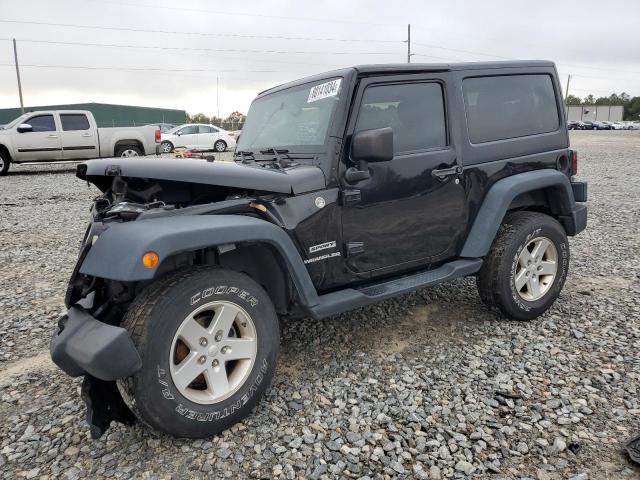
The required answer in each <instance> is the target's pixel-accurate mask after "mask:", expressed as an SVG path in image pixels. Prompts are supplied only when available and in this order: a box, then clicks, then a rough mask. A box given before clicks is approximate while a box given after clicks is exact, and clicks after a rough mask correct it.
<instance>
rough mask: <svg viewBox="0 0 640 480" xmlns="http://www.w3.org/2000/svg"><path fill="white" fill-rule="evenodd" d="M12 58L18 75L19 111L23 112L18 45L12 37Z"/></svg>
mask: <svg viewBox="0 0 640 480" xmlns="http://www.w3.org/2000/svg"><path fill="white" fill-rule="evenodd" d="M13 58H14V60H15V62H16V76H17V77H18V94H19V95H20V112H21V113H22V114H24V102H23V101H22V82H20V66H19V65H18V47H16V39H15V38H14V39H13Z"/></svg>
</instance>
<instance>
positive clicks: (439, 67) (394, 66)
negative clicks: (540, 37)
mask: <svg viewBox="0 0 640 480" xmlns="http://www.w3.org/2000/svg"><path fill="white" fill-rule="evenodd" d="M529 67H555V64H554V63H553V62H551V61H549V60H507V61H499V62H460V63H380V64H375V63H373V64H365V65H355V66H353V67H348V68H341V69H338V70H330V71H327V72H323V73H319V74H316V75H311V76H308V77H304V78H301V79H299V80H294V81H292V82H287V83H283V84H281V85H277V86H275V87H272V88H269V89H267V90H264V91H262V92H260V93H259V94H258V96H261V95H263V94H266V93H271V92H273V91H277V90H282V89H285V88H289V87H294V86H296V85H302V84H305V83H309V82H313V81H316V80H321V79H325V78H328V77H341V76H347V75H349V74H354V73H355V74H360V75H371V74H376V73H381V74H390V73H419V72H449V71H455V70H487V69H494V68H495V69H498V68H499V69H501V68H529Z"/></svg>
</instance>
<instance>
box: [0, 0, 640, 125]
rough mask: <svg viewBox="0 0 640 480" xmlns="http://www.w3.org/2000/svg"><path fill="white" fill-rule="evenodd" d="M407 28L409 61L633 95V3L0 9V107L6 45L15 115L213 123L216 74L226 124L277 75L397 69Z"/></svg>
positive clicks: (69, 4)
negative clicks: (90, 105)
mask: <svg viewBox="0 0 640 480" xmlns="http://www.w3.org/2000/svg"><path fill="white" fill-rule="evenodd" d="M20 22H23V23H20ZM24 22H31V23H24ZM42 23H48V24H50V25H43V24H42ZM407 23H411V25H412V34H411V38H412V42H413V48H412V50H413V52H414V53H415V54H416V55H415V56H414V57H412V62H431V63H432V62H438V63H439V62H450V61H482V60H500V59H503V58H504V59H510V58H517V59H548V60H553V61H555V62H556V63H557V65H558V69H559V73H560V75H561V81H562V82H563V88H564V84H565V82H566V79H567V75H568V74H569V73H571V74H572V80H571V86H570V93H573V94H574V95H578V96H581V97H583V96H585V95H587V94H588V93H593V94H594V95H596V96H601V95H608V94H610V93H611V92H614V91H615V92H618V93H619V92H622V91H625V92H627V93H629V94H631V95H632V96H633V95H640V36H639V35H638V30H639V28H640V27H639V25H640V1H639V0H617V1H615V2H607V1H602V0H596V1H592V0H581V1H561V2H559V1H557V0H535V1H530V0H527V1H519V0H508V1H503V0H493V1H491V0H485V1H481V2H480V1H474V0H467V1H463V0H449V1H444V2H443V1H438V2H435V1H427V0H413V1H396V2H390V1H388V0H385V1H378V0H376V1H358V2H348V1H345V0H341V1H337V0H323V1H322V2H308V1H304V2H303V1H299V2H291V1H289V2H287V1H284V0H260V1H254V0H245V1H243V2H232V1H229V0H226V1H198V0H187V1H180V2H177V1H173V2H170V1H168V0H132V1H125V0H60V1H51V0H28V1H17V0H0V38H2V40H0V108H4V107H16V106H19V99H18V92H17V82H16V75H15V70H14V67H13V49H12V44H11V41H10V39H11V38H13V37H15V38H16V39H17V41H18V54H19V61H20V63H21V65H22V67H21V74H22V85H23V93H24V101H25V105H26V106H30V105H43V104H55V103H77V102H105V103H123V104H133V105H145V106H154V107H169V108H180V109H186V110H187V111H188V112H190V113H197V112H204V113H206V114H207V115H212V114H216V113H217V108H218V104H217V102H216V78H218V79H219V109H220V114H221V115H225V116H226V115H227V114H229V113H230V112H231V111H233V110H240V111H242V112H246V111H247V109H248V107H249V104H250V102H251V99H252V98H253V97H254V96H255V94H256V93H257V92H259V91H261V90H264V89H265V88H268V87H271V86H273V85H277V84H280V83H283V82H286V81H289V80H293V79H296V78H300V77H303V76H306V75H309V74H313V73H318V72H322V71H326V70H331V69H334V68H338V67H343V66H348V65H355V64H363V63H390V62H405V61H406V55H407V53H406V44H405V43H403V40H405V39H406V35H407ZM51 24H58V25H51ZM60 24H64V25H67V26H62V25H60ZM82 26H84V27H86V28H79V27H82ZM109 28H116V29H121V30H112V29H109ZM140 30H147V31H140ZM149 30H150V31H151V32H149ZM189 32H191V33H189ZM273 37H279V38H273ZM282 37H284V38H282ZM46 42H58V43H46ZM78 44H93V45H78ZM134 47H136V48H134ZM140 47H146V48H140ZM234 50H235V51H234ZM63 67H66V68H63Z"/></svg>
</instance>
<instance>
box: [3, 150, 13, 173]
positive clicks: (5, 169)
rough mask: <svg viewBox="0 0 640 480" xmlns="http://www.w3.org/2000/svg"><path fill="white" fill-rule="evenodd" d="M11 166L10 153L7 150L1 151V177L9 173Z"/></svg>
mask: <svg viewBox="0 0 640 480" xmlns="http://www.w3.org/2000/svg"><path fill="white" fill-rule="evenodd" d="M10 166H11V158H9V154H8V153H6V152H3V151H0V177H1V176H4V175H6V174H7V172H8V171H9V167H10Z"/></svg>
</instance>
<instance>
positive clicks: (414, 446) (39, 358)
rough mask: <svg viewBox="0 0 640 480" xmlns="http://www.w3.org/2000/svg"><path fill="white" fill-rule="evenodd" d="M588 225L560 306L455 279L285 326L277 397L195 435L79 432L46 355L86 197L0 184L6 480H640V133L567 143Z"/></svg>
mask: <svg viewBox="0 0 640 480" xmlns="http://www.w3.org/2000/svg"><path fill="white" fill-rule="evenodd" d="M572 144H573V146H574V147H575V148H577V149H578V150H579V151H580V176H581V177H582V178H584V179H586V180H588V181H589V208H590V211H589V227H588V230H587V231H586V232H584V233H583V234H582V235H580V236H579V237H577V238H575V239H572V240H571V247H572V266H571V273H570V276H569V279H568V282H567V285H566V286H565V289H564V291H563V294H562V295H561V297H560V299H559V301H558V302H556V304H555V306H554V307H553V308H552V309H551V310H550V311H549V312H548V313H547V314H546V315H544V317H542V318H540V319H537V320H535V321H532V322H513V321H505V320H501V319H499V318H498V317H497V316H496V315H494V314H493V313H490V312H488V311H487V310H486V309H485V308H484V307H483V305H482V304H481V303H480V300H479V298H478V295H477V293H476V290H475V285H474V282H473V280H471V279H464V280H459V281H456V282H453V283H451V284H448V285H444V286H440V287H437V288H431V289H426V290H422V291H419V292H416V293H414V294H410V295H405V296H403V297H400V298H397V299H393V300H390V301H387V302H384V303H382V304H379V305H376V306H372V307H369V308H365V309H361V310H357V311H355V312H352V313H349V314H345V315H342V316H340V317H338V318H335V319H330V320H327V321H322V322H317V321H313V320H311V319H305V320H301V321H296V322H288V323H287V324H285V325H283V332H282V354H281V357H280V360H279V369H278V372H277V373H276V377H275V381H274V384H273V387H272V388H271V389H270V391H269V392H268V394H267V396H266V398H265V399H264V400H263V402H262V403H261V404H260V406H259V407H258V408H257V410H256V412H255V414H254V415H253V416H251V417H249V418H248V419H247V420H245V421H244V422H242V423H241V424H238V425H236V426H235V427H233V428H232V429H230V430H228V431H226V432H225V433H224V434H222V435H220V436H217V437H214V438H211V439H209V440H206V441H202V440H200V441H185V440H176V439H173V438H170V437H167V436H163V435H158V434H155V433H153V432H150V431H148V430H146V429H144V428H141V427H139V426H136V427H134V428H128V427H123V426H120V425H118V426H114V427H112V428H111V429H110V430H109V432H108V434H107V435H105V436H104V437H103V438H102V439H100V440H99V441H92V440H90V439H89V438H88V436H87V429H86V427H85V425H84V406H83V404H82V402H81V401H80V400H79V398H78V387H79V382H78V381H74V380H72V379H70V378H68V377H66V376H64V375H63V374H62V373H60V372H59V371H57V370H55V369H54V368H52V366H51V363H50V361H49V360H48V354H47V353H48V352H47V344H48V341H49V336H50V331H51V329H52V328H53V325H54V320H55V319H56V318H57V316H58V315H59V314H60V313H61V312H62V310H63V304H62V296H63V293H64V288H65V284H66V281H67V279H68V275H69V274H70V271H71V268H72V265H73V262H74V260H75V255H76V251H77V248H78V246H79V241H80V239H81V237H82V234H83V231H84V225H85V222H86V221H87V216H88V205H89V202H90V200H91V199H92V197H94V196H95V195H96V191H95V190H93V189H91V188H89V187H87V186H86V185H85V184H83V183H82V182H81V181H79V180H78V179H76V178H75V177H74V176H73V174H72V172H73V168H72V167H69V166H45V167H31V166H22V167H18V168H15V169H13V170H12V175H10V176H8V177H6V178H1V179H0V272H1V274H2V279H3V282H2V284H0V314H1V315H2V324H1V325H0V338H2V342H1V343H0V370H1V375H0V400H1V402H0V469H1V471H2V472H3V473H2V475H3V478H7V479H10V478H45V477H58V476H61V477H63V478H69V479H73V478H82V477H84V478H96V477H115V478H131V477H134V476H135V477H139V478H194V477H207V476H214V477H228V478H247V477H250V478H273V477H282V478H288V479H293V478H337V477H342V478H393V477H398V478H404V477H411V478H431V479H437V478H464V477H466V476H472V477H473V476H476V477H481V476H488V477H490V478H496V479H503V478H534V479H540V480H544V479H566V478H571V479H573V480H578V479H580V480H584V479H587V478H591V479H619V478H640V469H639V468H637V467H634V466H633V464H631V463H630V462H629V460H628V459H627V457H626V455H625V454H624V453H623V450H622V446H623V444H624V442H625V440H627V439H628V438H629V437H631V436H633V435H636V434H638V433H640V403H639V400H638V393H639V392H638V389H639V386H640V363H639V361H638V354H637V351H636V348H638V347H639V346H640V301H639V300H638V299H639V298H640V297H639V295H638V294H640V289H639V287H638V285H639V282H638V280H639V276H640V274H639V273H638V272H640V253H638V252H640V235H639V234H638V229H639V227H640V225H639V223H640V203H639V202H638V198H639V196H640V187H639V186H638V182H637V179H636V177H637V173H638V171H639V170H638V162H639V161H640V134H639V133H638V132H575V133H572Z"/></svg>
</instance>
